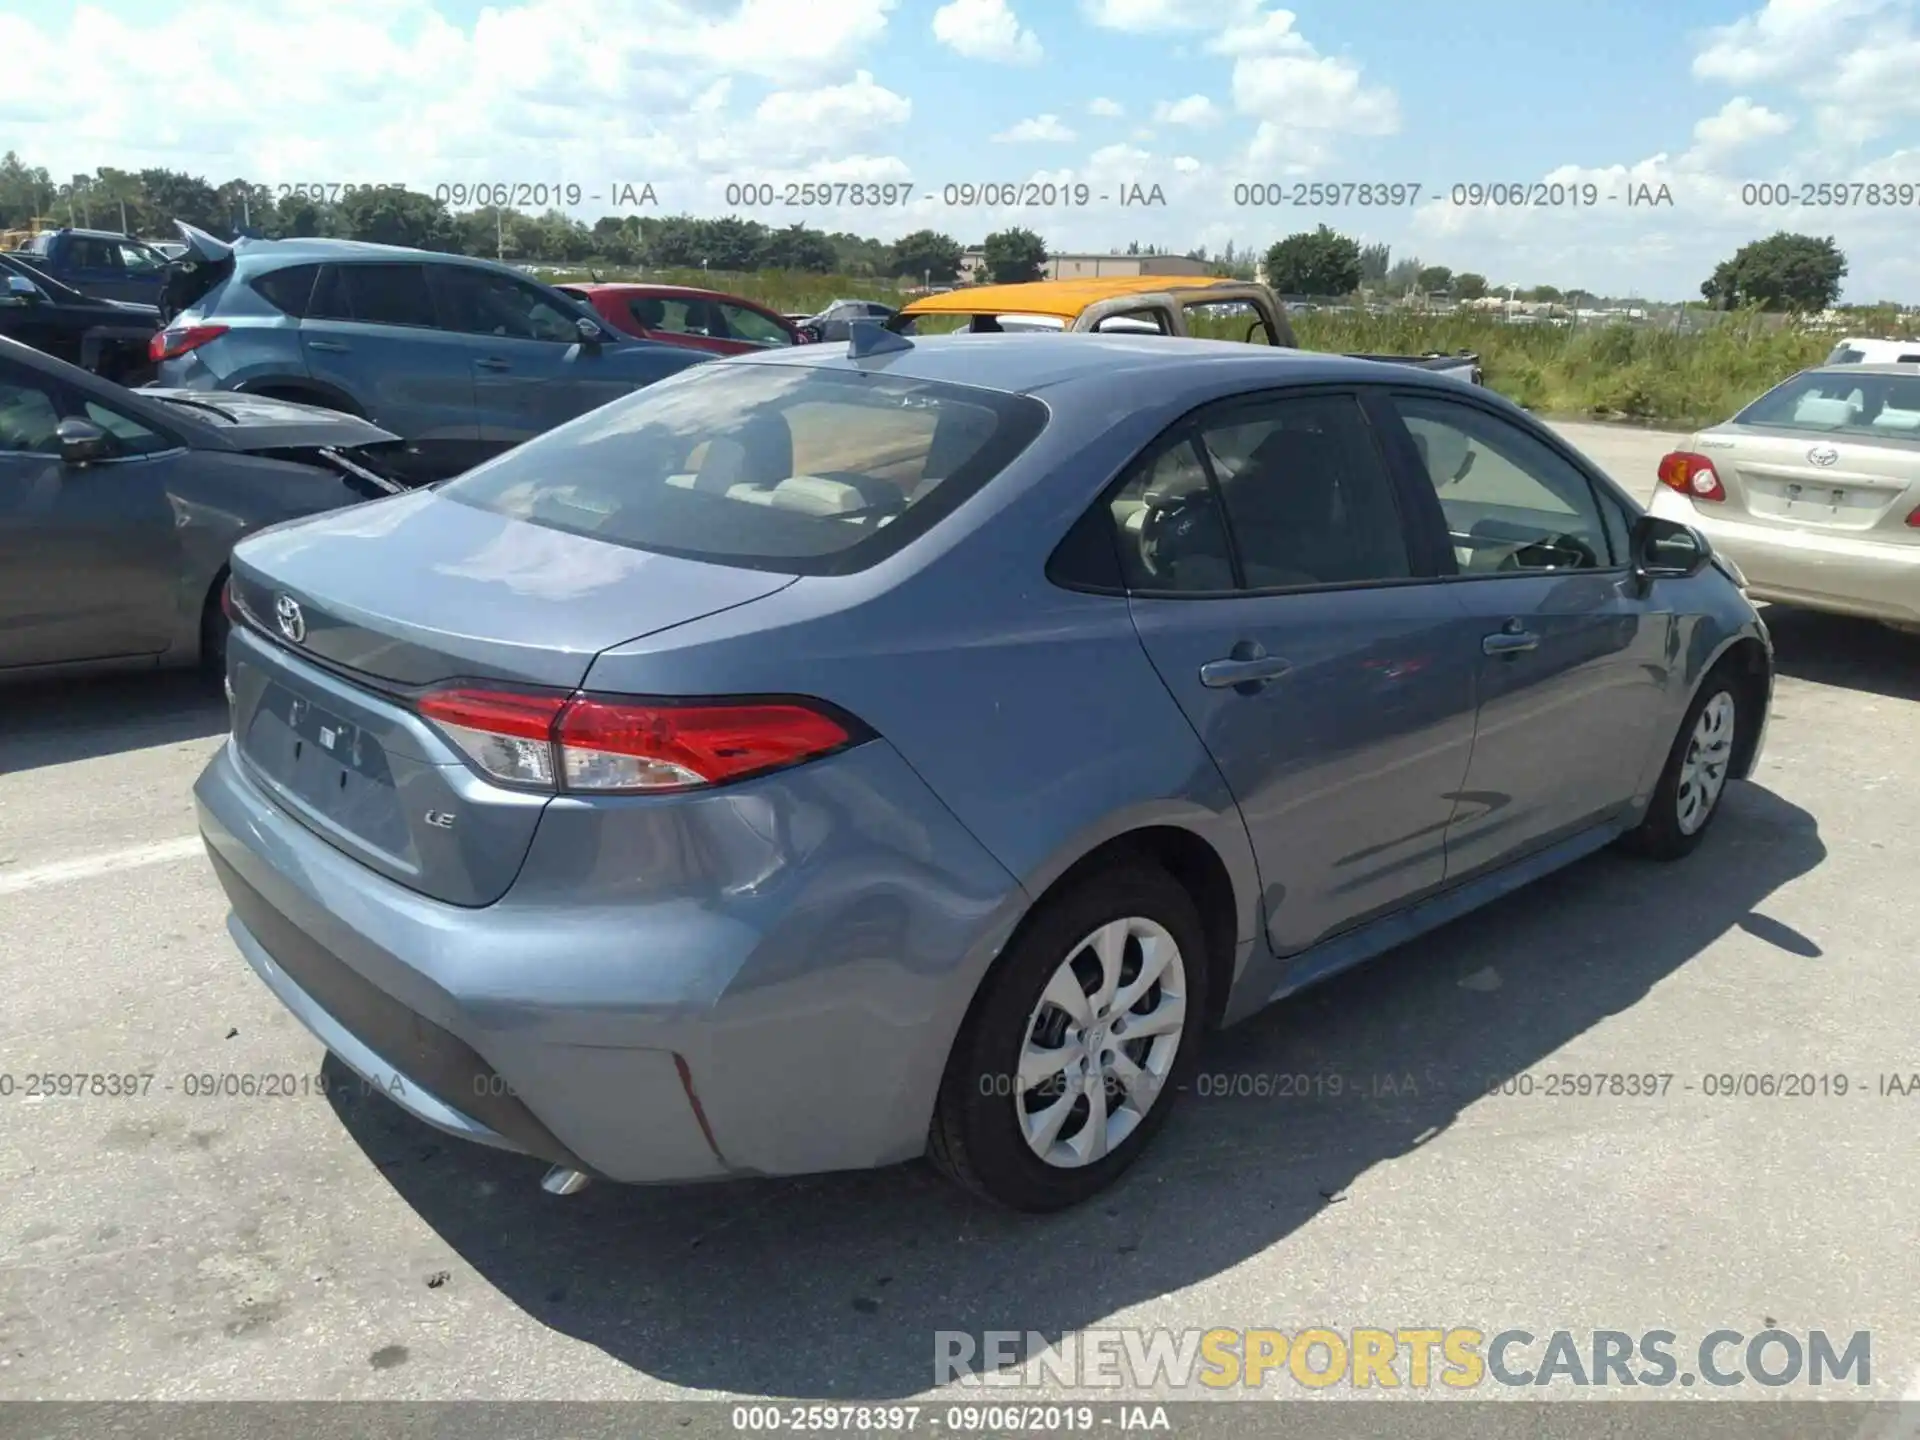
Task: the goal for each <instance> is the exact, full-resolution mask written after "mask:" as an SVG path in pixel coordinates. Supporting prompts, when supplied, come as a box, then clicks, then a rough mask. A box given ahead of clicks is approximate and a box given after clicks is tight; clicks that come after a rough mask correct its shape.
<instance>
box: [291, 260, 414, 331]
mask: <svg viewBox="0 0 1920 1440" xmlns="http://www.w3.org/2000/svg"><path fill="white" fill-rule="evenodd" d="M307 314H308V317H309V318H311V319H316V320H357V321H359V322H360V323H361V324H363V325H412V326H420V327H426V328H429V329H430V328H432V327H433V326H435V325H436V324H438V317H437V316H436V315H435V313H434V308H433V292H432V291H430V290H428V289H427V267H426V266H424V265H393V264H387V263H384V262H383V263H379V264H372V265H328V266H326V267H325V268H324V272H323V273H322V275H321V277H320V280H319V282H318V283H317V284H316V285H315V286H314V289H313V294H312V296H311V298H310V299H309V301H308V310H307Z"/></svg>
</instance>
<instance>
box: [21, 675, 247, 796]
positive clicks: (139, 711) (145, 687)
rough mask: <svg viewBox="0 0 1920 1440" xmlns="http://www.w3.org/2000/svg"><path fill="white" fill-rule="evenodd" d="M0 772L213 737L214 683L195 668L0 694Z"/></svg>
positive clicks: (222, 704) (222, 708) (40, 684)
mask: <svg viewBox="0 0 1920 1440" xmlns="http://www.w3.org/2000/svg"><path fill="white" fill-rule="evenodd" d="M0 696H4V698H3V699H0V775H11V774H14V773H16V772H18V771H22V770H36V769H39V768H40V767H42V766H45V765H67V764H71V763H73V762H74V761H78V760H93V759H98V758H99V757H100V756H103V755H117V754H120V753H122V752H123V751H127V750H144V749H146V748H148V747H150V746H154V745H177V744H180V743H182V742H184V741H188V740H202V739H205V738H207V737H208V736H211V735H218V734H220V733H221V732H222V731H224V730H225V729H226V728H227V726H228V724H229V723H230V717H229V713H228V710H227V702H226V699H225V697H223V696H222V695H221V693H220V686H219V682H218V681H215V680H209V679H207V678H206V677H205V676H203V675H201V674H199V673H198V672H196V671H161V672H158V673H156V672H153V671H145V672H142V673H140V674H138V675H113V676H104V675H103V676H98V677H91V678H86V679H79V680H65V681H35V682H32V683H27V684H21V685H17V686H9V687H8V688H7V689H6V690H5V691H3V692H0Z"/></svg>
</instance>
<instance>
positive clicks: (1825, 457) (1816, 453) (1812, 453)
mask: <svg viewBox="0 0 1920 1440" xmlns="http://www.w3.org/2000/svg"><path fill="white" fill-rule="evenodd" d="M1839 458H1840V452H1839V451H1838V450H1836V449H1834V448H1833V446H1831V445H1816V446H1814V447H1813V448H1812V449H1811V450H1809V451H1807V459H1808V460H1810V461H1812V462H1813V463H1814V464H1815V465H1818V466H1820V467H1821V468H1822V469H1825V468H1826V467H1827V466H1829V465H1831V464H1833V463H1834V462H1835V461H1836V460H1838V459H1839Z"/></svg>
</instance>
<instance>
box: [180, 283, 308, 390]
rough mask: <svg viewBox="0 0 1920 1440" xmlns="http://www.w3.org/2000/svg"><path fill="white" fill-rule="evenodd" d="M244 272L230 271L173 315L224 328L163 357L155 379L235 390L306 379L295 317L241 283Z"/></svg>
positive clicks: (182, 321)
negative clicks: (170, 357) (180, 352)
mask: <svg viewBox="0 0 1920 1440" xmlns="http://www.w3.org/2000/svg"><path fill="white" fill-rule="evenodd" d="M248 273H251V272H245V273H235V274H232V275H229V276H228V277H227V278H226V279H224V280H222V281H221V282H220V283H219V284H218V285H216V286H214V288H213V289H211V290H209V291H208V292H207V293H206V294H205V295H203V296H201V297H200V298H199V299H198V300H197V301H195V302H194V303H193V304H192V305H190V306H189V307H187V309H185V310H183V311H181V312H180V314H179V315H177V316H175V317H174V319H173V322H172V324H173V325H174V326H175V327H179V326H186V325H193V324H200V323H205V324H209V325H225V326H227V327H228V329H227V333H226V334H224V335H222V336H220V338H219V339H217V340H212V341H209V342H208V343H207V344H205V345H202V346H200V347H199V348H198V349H197V350H189V351H188V352H187V353H186V354H185V355H182V356H180V357H179V358H178V359H176V360H166V361H162V362H161V365H160V370H159V383H160V384H162V385H179V386H183V387H188V388H192V389H198V390H239V389H242V388H246V387H251V386H258V385H263V384H269V383H271V382H273V381H275V380H303V379H306V378H307V362H306V359H305V357H304V356H303V354H302V351H301V348H300V322H299V320H297V319H296V318H294V317H293V316H291V315H284V314H282V313H281V312H280V311H278V310H276V309H274V308H273V307H272V306H271V305H269V304H268V303H267V302H266V301H265V300H264V299H262V298H261V297H260V296H259V295H258V294H256V293H255V292H254V291H253V290H252V289H251V288H249V287H248V286H247V285H246V284H245V283H244V282H245V280H246V278H247V274H248Z"/></svg>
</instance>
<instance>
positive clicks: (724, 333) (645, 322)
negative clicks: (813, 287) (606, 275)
mask: <svg viewBox="0 0 1920 1440" xmlns="http://www.w3.org/2000/svg"><path fill="white" fill-rule="evenodd" d="M558 288H559V290H560V293H561V294H562V295H571V296H572V297H573V298H574V299H576V300H583V301H585V302H586V303H587V304H588V305H589V306H591V307H592V308H593V310H594V312H595V313H596V314H598V315H599V316H600V317H601V318H602V319H604V320H605V321H606V322H607V323H608V324H609V325H611V326H613V327H614V329H616V330H620V331H623V332H624V333H626V334H628V335H635V336H638V337H639V338H640V339H642V340H660V341H663V342H665V343H666V344H668V345H684V346H686V347H688V348H689V349H692V350H705V351H708V352H710V353H711V354H715V355H745V354H749V353H751V352H752V351H755V350H771V349H777V348H779V347H780V346H783V345H804V344H806V343H807V341H808V339H809V338H810V337H809V336H808V335H807V334H806V333H805V332H804V331H803V330H801V329H800V327H799V326H797V325H795V324H794V323H793V322H792V321H791V320H788V319H787V318H786V317H785V316H784V315H780V314H778V313H776V312H775V311H772V310H769V309H767V308H766V306H764V305H756V304H755V303H754V302H753V301H751V300H745V299H742V298H741V297H740V296H738V295H728V294H726V293H724V292H723V291H719V290H700V289H696V288H695V287H693V286H691V285H639V284H625V283H618V282H613V281H608V282H605V283H600V284H592V285H562V286H560V287H558Z"/></svg>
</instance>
